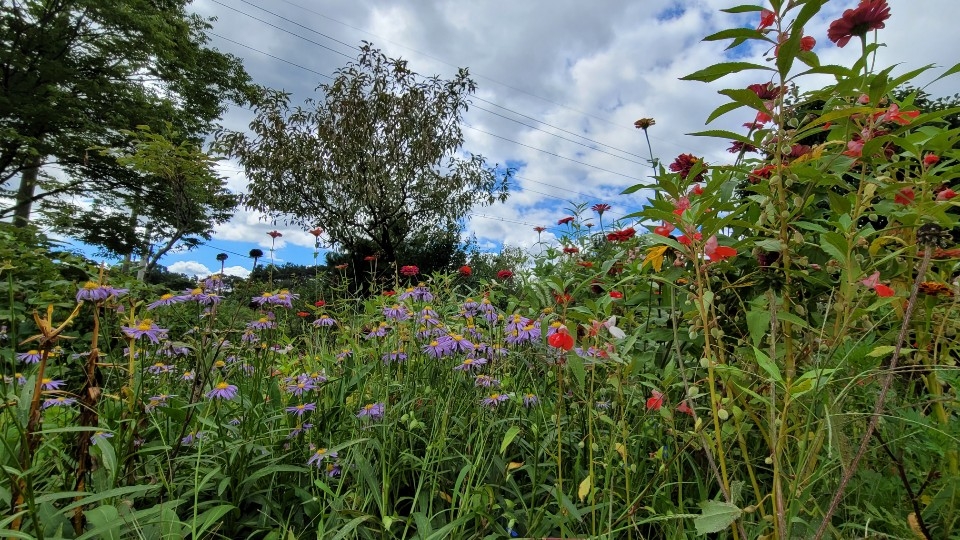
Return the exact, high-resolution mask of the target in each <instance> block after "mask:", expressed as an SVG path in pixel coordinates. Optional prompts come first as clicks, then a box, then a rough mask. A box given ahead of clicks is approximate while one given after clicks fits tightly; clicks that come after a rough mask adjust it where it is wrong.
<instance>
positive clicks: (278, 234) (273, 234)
mask: <svg viewBox="0 0 960 540" xmlns="http://www.w3.org/2000/svg"><path fill="white" fill-rule="evenodd" d="M267 234H268V235H270V238H273V239H274V240H276V239H277V238H280V237H281V236H283V233H281V232H280V231H270V232H268V233H267Z"/></svg>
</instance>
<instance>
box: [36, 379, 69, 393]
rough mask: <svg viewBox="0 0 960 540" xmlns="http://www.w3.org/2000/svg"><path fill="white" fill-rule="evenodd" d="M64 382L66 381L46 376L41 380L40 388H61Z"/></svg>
mask: <svg viewBox="0 0 960 540" xmlns="http://www.w3.org/2000/svg"><path fill="white" fill-rule="evenodd" d="M64 384H65V383H64V382H63V381H60V380H55V379H49V378H44V379H43V380H42V381H40V388H43V389H44V390H59V389H60V387H61V386H63V385H64Z"/></svg>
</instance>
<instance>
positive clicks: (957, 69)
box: [927, 63, 960, 86]
mask: <svg viewBox="0 0 960 540" xmlns="http://www.w3.org/2000/svg"><path fill="white" fill-rule="evenodd" d="M955 73H960V63H956V64H954V65H953V67H952V68H950V69H948V70H946V71H944V72H943V73H941V74H940V76H939V77H937V78H936V79H934V80H932V81H930V83H929V84H928V85H927V86H930V85H931V84H933V83H935V82H937V81H939V80H940V79H943V78H944V77H949V76H951V75H953V74H955Z"/></svg>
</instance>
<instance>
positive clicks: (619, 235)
mask: <svg viewBox="0 0 960 540" xmlns="http://www.w3.org/2000/svg"><path fill="white" fill-rule="evenodd" d="M636 234H637V231H636V229H634V228H633V227H627V228H626V229H623V230H620V231H614V232H612V233H609V234H607V241H608V242H626V241H627V240H629V239H631V238H633V237H634V236H635V235H636Z"/></svg>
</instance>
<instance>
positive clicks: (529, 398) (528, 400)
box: [523, 393, 540, 407]
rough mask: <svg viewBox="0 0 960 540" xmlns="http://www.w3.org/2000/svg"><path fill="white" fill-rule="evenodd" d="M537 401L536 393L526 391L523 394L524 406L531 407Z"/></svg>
mask: <svg viewBox="0 0 960 540" xmlns="http://www.w3.org/2000/svg"><path fill="white" fill-rule="evenodd" d="M537 403H540V398H538V397H537V395H536V394H531V393H526V394H524V395H523V406H524V407H533V406H534V405H536V404H537Z"/></svg>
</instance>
